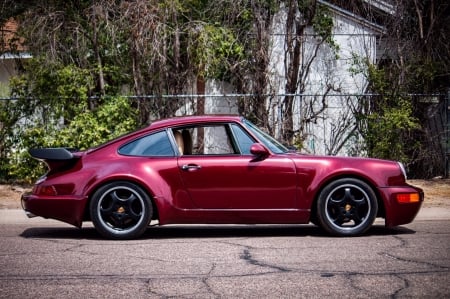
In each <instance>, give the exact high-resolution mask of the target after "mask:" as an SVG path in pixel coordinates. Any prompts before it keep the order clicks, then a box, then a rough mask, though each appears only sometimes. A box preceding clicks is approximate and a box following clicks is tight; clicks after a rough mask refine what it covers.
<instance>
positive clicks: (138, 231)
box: [89, 182, 153, 240]
mask: <svg viewBox="0 0 450 299" xmlns="http://www.w3.org/2000/svg"><path fill="white" fill-rule="evenodd" d="M89 210H90V213H91V219H92V222H93V224H94V227H95V229H96V230H97V231H98V232H99V233H100V234H101V235H102V236H103V237H105V238H108V239H116V240H126V239H134V238H138V237H139V236H141V235H142V234H143V233H144V232H145V230H146V229H147V227H148V225H149V223H150V221H151V219H152V214H153V209H152V204H151V200H150V197H149V196H148V194H147V193H146V192H145V191H144V190H142V188H140V187H139V186H137V185H135V184H133V183H129V182H113V183H109V184H106V185H104V186H102V187H100V188H99V189H98V190H97V191H96V192H95V193H94V195H93V196H92V199H91V202H90V206H89Z"/></svg>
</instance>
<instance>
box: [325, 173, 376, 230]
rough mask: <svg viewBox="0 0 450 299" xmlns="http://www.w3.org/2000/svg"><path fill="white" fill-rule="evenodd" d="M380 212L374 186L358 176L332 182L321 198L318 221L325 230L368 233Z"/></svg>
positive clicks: (326, 187)
mask: <svg viewBox="0 0 450 299" xmlns="http://www.w3.org/2000/svg"><path fill="white" fill-rule="evenodd" d="M377 212H378V201H377V197H376V195H375V193H374V191H373V190H372V188H371V187H370V186H369V185H367V184H366V183H365V182H363V181H361V180H358V179H354V178H344V179H339V180H336V181H333V182H331V183H330V184H328V185H327V186H325V188H323V190H322V191H321V192H320V194H319V198H318V200H317V220H318V222H319V224H320V226H321V227H322V228H323V229H324V230H326V231H327V232H328V233H330V234H332V235H335V236H357V235H361V234H363V233H365V232H366V231H367V230H368V229H369V228H370V227H371V226H372V224H373V222H374V221H375V218H376V217H377Z"/></svg>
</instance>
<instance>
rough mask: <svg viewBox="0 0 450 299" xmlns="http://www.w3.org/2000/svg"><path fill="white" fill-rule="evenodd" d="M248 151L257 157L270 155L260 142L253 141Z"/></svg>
mask: <svg viewBox="0 0 450 299" xmlns="http://www.w3.org/2000/svg"><path fill="white" fill-rule="evenodd" d="M250 153H251V154H252V155H254V156H256V157H258V158H260V159H261V158H265V157H268V156H269V155H270V152H269V150H268V149H267V148H265V147H264V146H263V145H262V144H261V143H253V144H252V146H251V147H250Z"/></svg>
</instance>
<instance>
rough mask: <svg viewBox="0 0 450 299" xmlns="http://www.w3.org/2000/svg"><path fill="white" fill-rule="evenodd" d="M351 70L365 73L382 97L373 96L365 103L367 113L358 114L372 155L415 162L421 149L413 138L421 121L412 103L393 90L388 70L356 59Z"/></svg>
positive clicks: (361, 128)
mask: <svg viewBox="0 0 450 299" xmlns="http://www.w3.org/2000/svg"><path fill="white" fill-rule="evenodd" d="M351 71H352V72H353V73H354V74H357V73H360V72H364V75H365V76H367V78H368V80H369V82H370V89H371V90H372V91H373V92H374V93H376V94H378V95H377V96H373V97H370V98H369V101H368V102H367V103H365V105H366V106H367V107H366V110H364V111H363V113H362V114H360V115H357V120H358V122H359V123H360V125H359V127H360V133H361V134H362V135H363V136H364V139H365V142H366V149H367V153H368V155H369V156H371V157H375V158H381V159H389V160H397V161H401V162H403V163H405V164H408V163H411V162H412V157H411V152H413V151H414V150H415V149H417V148H418V147H419V146H420V144H419V142H418V141H416V140H415V139H414V137H412V136H413V134H414V132H415V131H416V130H418V129H420V123H419V120H418V119H417V118H415V117H414V114H413V105H412V100H411V99H410V98H408V97H404V96H402V95H401V94H400V93H399V92H398V91H396V90H393V89H392V84H391V82H390V81H389V79H388V76H387V74H386V71H385V70H383V69H380V68H378V67H376V66H374V65H372V64H369V63H367V61H366V60H361V59H358V57H354V64H353V66H352V67H351Z"/></svg>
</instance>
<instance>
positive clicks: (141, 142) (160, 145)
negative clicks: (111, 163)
mask: <svg viewBox="0 0 450 299" xmlns="http://www.w3.org/2000/svg"><path fill="white" fill-rule="evenodd" d="M119 154H121V155H127V156H144V157H152V156H157V157H161V156H165V157H167V156H169V157H172V156H175V152H174V150H173V147H172V144H171V142H170V140H169V136H167V132H166V131H161V132H158V133H155V134H151V135H147V136H145V137H142V138H139V139H136V140H134V141H132V142H130V143H127V144H126V145H124V146H122V147H121V148H120V149H119Z"/></svg>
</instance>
